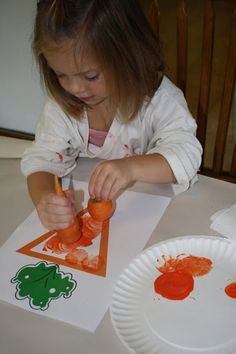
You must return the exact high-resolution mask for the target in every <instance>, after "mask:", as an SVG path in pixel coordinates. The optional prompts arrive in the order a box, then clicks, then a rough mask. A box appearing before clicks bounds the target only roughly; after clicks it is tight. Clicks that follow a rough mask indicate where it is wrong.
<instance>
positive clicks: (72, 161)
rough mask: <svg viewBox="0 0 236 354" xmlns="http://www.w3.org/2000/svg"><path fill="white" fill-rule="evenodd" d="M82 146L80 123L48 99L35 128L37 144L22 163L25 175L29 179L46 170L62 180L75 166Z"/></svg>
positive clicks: (27, 152)
mask: <svg viewBox="0 0 236 354" xmlns="http://www.w3.org/2000/svg"><path fill="white" fill-rule="evenodd" d="M82 145H83V140H82V137H81V136H80V134H79V132H78V129H77V121H76V120H75V119H73V118H69V117H68V116H66V115H65V114H64V112H63V111H62V110H61V109H60V108H59V106H58V105H57V104H56V103H55V102H54V101H52V100H48V101H47V103H46V105H45V107H44V110H43V112H42V114H41V116H40V119H39V122H38V125H37V128H36V133H35V141H34V142H33V143H32V146H31V147H29V148H28V149H26V151H25V152H24V155H23V158H22V160H21V170H22V173H23V174H24V175H25V176H28V175H30V174H32V173H34V172H39V171H45V172H50V173H52V174H55V175H57V176H59V177H62V176H64V175H66V174H68V173H70V172H71V171H72V170H73V169H74V167H75V166H76V159H77V157H78V155H79V153H80V150H81V146H82Z"/></svg>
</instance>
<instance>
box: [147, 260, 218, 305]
mask: <svg viewBox="0 0 236 354" xmlns="http://www.w3.org/2000/svg"><path fill="white" fill-rule="evenodd" d="M182 256H183V254H180V255H178V256H177V257H176V258H173V257H170V258H169V259H168V260H165V256H163V257H162V258H163V259H164V260H165V263H164V264H163V265H162V266H160V267H158V270H159V271H160V272H161V273H163V274H162V275H160V276H159V277H158V278H157V279H156V280H155V282H154V289H155V291H156V292H157V293H158V294H160V295H162V296H163V297H165V298H167V299H169V300H183V299H185V298H186V297H188V295H189V294H190V293H191V292H192V290H193V288H194V279H193V277H198V276H203V275H205V274H207V273H209V272H210V270H211V269H212V261H211V260H210V259H208V258H205V257H197V256H192V255H189V256H187V257H184V258H180V257H182Z"/></svg>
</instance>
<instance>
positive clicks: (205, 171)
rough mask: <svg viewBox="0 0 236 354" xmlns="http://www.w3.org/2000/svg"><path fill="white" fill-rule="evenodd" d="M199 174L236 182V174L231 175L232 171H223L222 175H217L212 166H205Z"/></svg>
mask: <svg viewBox="0 0 236 354" xmlns="http://www.w3.org/2000/svg"><path fill="white" fill-rule="evenodd" d="M199 174H200V175H203V176H207V177H212V178H216V179H219V180H221V181H226V182H230V183H235V184H236V176H231V174H230V172H225V171H223V172H222V173H221V175H220V176H215V175H214V173H213V172H212V169H211V168H203V169H202V170H201V171H200V172H199Z"/></svg>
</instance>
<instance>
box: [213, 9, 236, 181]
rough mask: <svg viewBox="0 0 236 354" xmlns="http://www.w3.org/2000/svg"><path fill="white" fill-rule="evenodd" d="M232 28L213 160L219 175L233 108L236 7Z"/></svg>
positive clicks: (235, 68) (235, 66) (235, 74)
mask: <svg viewBox="0 0 236 354" xmlns="http://www.w3.org/2000/svg"><path fill="white" fill-rule="evenodd" d="M231 28H232V30H231V38H230V43H229V49H228V56H227V63H226V69H225V80H224V89H223V98H222V101H221V107H220V115H219V121H218V127H217V132H216V143H215V151H214V160H213V172H214V175H215V176H219V175H220V174H221V171H222V167H223V162H224V153H225V145H226V139H227V132H228V126H229V119H230V112H231V108H232V100H233V91H234V85H235V77H236V9H235V10H234V13H233V16H232V27H231Z"/></svg>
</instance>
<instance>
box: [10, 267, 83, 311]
mask: <svg viewBox="0 0 236 354" xmlns="http://www.w3.org/2000/svg"><path fill="white" fill-rule="evenodd" d="M11 282H12V283H17V285H16V294H15V297H16V299H18V300H24V299H26V298H28V299H29V304H30V307H31V308H33V309H35V310H39V309H40V310H42V311H44V310H47V308H48V307H49V303H50V301H51V300H55V299H58V298H60V297H61V296H63V297H64V298H69V297H70V296H71V295H72V292H73V291H74V290H75V288H76V287H77V283H76V281H75V280H74V279H72V275H71V274H70V273H67V274H65V273H63V272H62V271H60V269H59V266H58V265H57V264H53V263H51V264H48V263H47V262H39V263H37V264H35V265H33V264H29V265H26V266H24V267H22V268H21V269H19V271H18V272H17V273H16V275H15V277H14V278H12V279H11Z"/></svg>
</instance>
